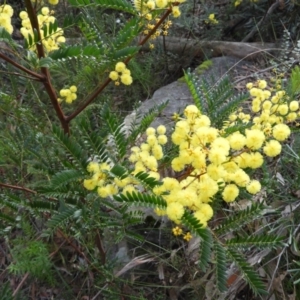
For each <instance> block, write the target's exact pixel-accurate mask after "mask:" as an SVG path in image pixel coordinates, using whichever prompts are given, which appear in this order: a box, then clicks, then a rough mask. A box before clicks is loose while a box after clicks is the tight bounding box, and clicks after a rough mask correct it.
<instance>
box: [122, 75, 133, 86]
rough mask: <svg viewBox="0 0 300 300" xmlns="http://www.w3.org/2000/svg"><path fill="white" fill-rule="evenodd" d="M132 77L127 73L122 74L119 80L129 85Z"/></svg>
mask: <svg viewBox="0 0 300 300" xmlns="http://www.w3.org/2000/svg"><path fill="white" fill-rule="evenodd" d="M132 81H133V80H132V77H131V76H130V75H128V74H122V75H121V82H122V83H123V84H125V85H130V84H132Z"/></svg>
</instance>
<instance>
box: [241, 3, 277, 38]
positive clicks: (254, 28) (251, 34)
mask: <svg viewBox="0 0 300 300" xmlns="http://www.w3.org/2000/svg"><path fill="white" fill-rule="evenodd" d="M278 6H279V0H276V2H275V3H273V4H272V5H271V6H270V8H269V9H268V11H267V13H266V14H265V15H264V16H263V17H262V18H261V20H260V21H259V22H258V23H257V24H256V26H255V27H253V28H252V30H251V31H250V32H249V33H248V34H247V35H246V36H245V37H244V38H243V40H242V42H247V41H249V39H251V38H252V37H253V35H254V34H255V33H256V32H257V31H258V29H259V27H260V26H261V25H262V23H263V22H264V21H266V20H267V19H268V18H269V16H270V15H271V14H272V13H273V11H274V10H275V9H276V8H277V7H278Z"/></svg>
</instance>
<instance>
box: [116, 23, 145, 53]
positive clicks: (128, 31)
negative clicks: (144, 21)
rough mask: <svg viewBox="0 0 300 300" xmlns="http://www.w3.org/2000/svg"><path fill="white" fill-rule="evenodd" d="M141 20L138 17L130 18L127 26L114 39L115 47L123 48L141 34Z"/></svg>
mask: <svg viewBox="0 0 300 300" xmlns="http://www.w3.org/2000/svg"><path fill="white" fill-rule="evenodd" d="M139 23H140V20H139V18H137V17H133V18H132V19H131V20H129V21H128V22H127V23H126V24H125V26H124V27H123V28H122V29H121V30H120V31H119V32H118V34H117V36H116V37H115V38H114V40H113V46H114V48H115V49H121V48H124V47H125V46H128V44H129V43H130V42H131V41H132V40H133V39H134V38H135V37H136V36H137V35H138V34H139V32H140V25H139Z"/></svg>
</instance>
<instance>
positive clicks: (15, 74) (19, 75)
mask: <svg viewBox="0 0 300 300" xmlns="http://www.w3.org/2000/svg"><path fill="white" fill-rule="evenodd" d="M0 73H4V74H10V75H14V76H18V77H23V78H27V79H29V80H33V81H41V80H40V79H37V78H34V77H30V76H26V75H23V74H21V73H17V72H6V71H0Z"/></svg>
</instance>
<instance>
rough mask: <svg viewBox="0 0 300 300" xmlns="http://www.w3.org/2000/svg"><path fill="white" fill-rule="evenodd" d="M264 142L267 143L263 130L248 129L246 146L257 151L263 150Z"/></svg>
mask: <svg viewBox="0 0 300 300" xmlns="http://www.w3.org/2000/svg"><path fill="white" fill-rule="evenodd" d="M264 141H265V135H264V133H263V132H262V131H261V130H258V129H252V130H249V129H246V146H247V147H248V148H249V149H253V150H257V149H259V148H261V146H262V144H263V142H264Z"/></svg>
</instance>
